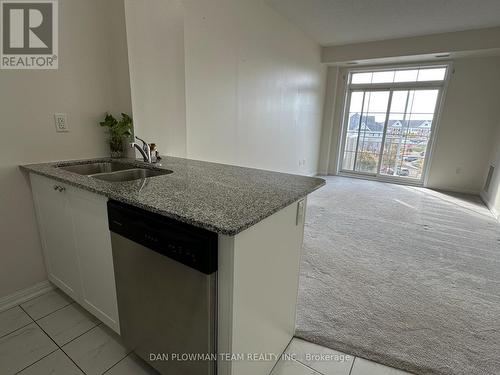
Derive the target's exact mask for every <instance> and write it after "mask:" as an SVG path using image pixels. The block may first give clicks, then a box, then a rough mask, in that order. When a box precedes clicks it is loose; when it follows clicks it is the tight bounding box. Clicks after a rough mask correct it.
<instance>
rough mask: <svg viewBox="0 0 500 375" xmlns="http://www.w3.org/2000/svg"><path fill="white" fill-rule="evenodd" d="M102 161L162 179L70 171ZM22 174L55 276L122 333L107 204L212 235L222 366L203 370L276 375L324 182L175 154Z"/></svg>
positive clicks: (160, 365)
mask: <svg viewBox="0 0 500 375" xmlns="http://www.w3.org/2000/svg"><path fill="white" fill-rule="evenodd" d="M97 163H100V164H106V163H108V164H109V163H114V164H115V165H118V166H120V164H122V165H123V166H124V168H125V167H126V168H137V169H147V170H150V171H153V172H155V171H156V172H158V173H157V174H158V175H155V176H154V177H149V178H139V179H134V180H129V181H118V182H117V181H114V182H111V181H109V180H102V179H100V178H98V177H99V175H98V174H95V175H93V176H90V175H86V174H79V173H75V172H74V170H78V167H77V168H76V169H73V171H72V168H73V167H74V166H75V165H77V166H79V165H84V166H85V165H90V164H97ZM68 167H69V168H68ZM22 169H23V170H25V171H27V172H28V173H29V174H30V178H31V184H32V189H33V194H34V202H35V209H36V212H37V219H38V222H39V227H40V233H41V238H42V247H43V249H44V256H45V260H46V264H47V269H48V273H49V279H50V280H51V281H52V282H53V283H54V284H56V285H57V286H58V287H60V288H61V289H62V290H63V291H65V292H66V293H68V294H69V295H70V296H71V297H73V298H74V299H75V300H76V301H77V302H79V303H81V304H82V306H84V307H86V308H87V309H88V310H89V311H90V312H92V313H94V315H96V316H97V317H98V318H100V319H101V320H102V321H103V322H104V323H106V324H107V325H108V326H110V327H111V328H112V329H114V330H115V331H116V332H118V333H121V334H122V335H126V332H124V331H125V330H126V329H125V328H124V325H123V324H120V323H121V322H120V315H121V312H120V310H121V308H120V299H119V298H118V301H117V297H116V290H115V278H114V274H119V270H117V269H116V266H117V263H116V259H115V262H114V266H113V255H112V254H115V256H116V249H115V248H113V252H111V250H110V249H111V240H110V232H109V227H108V225H107V224H108V216H107V214H108V210H107V204H108V201H112V202H116V203H117V204H121V205H125V207H126V206H130V207H131V209H132V210H140V211H144V212H146V213H150V214H151V215H156V216H158V217H164V218H165V219H166V220H172V221H173V222H178V223H180V224H179V225H183V226H192V227H193V228H197V229H196V230H202V231H207V233H212V234H214V236H215V238H216V243H217V250H216V254H217V257H216V266H215V269H214V270H212V271H214V272H213V273H212V277H213V279H214V280H215V290H216V293H215V294H214V296H215V312H214V314H212V315H210V316H211V317H212V318H213V319H214V322H213V323H214V324H213V325H212V328H211V329H212V330H213V335H212V338H214V339H215V344H214V346H213V347H214V350H215V351H216V353H217V354H218V357H217V358H218V360H217V363H216V366H214V367H210V366H209V367H207V370H206V373H207V374H214V373H217V374H219V375H246V374H252V375H267V374H269V372H270V371H271V369H272V367H273V366H274V364H275V362H276V361H277V359H278V357H277V356H279V355H280V354H281V353H282V352H283V350H284V349H285V347H286V346H287V344H288V342H289V341H290V339H291V338H292V336H293V334H294V329H295V304H296V298H297V289H298V277H299V263H300V253H301V247H302V239H303V230H304V215H305V203H306V201H305V198H306V196H307V195H308V194H309V193H311V192H312V191H314V190H316V189H318V188H319V187H321V186H322V185H323V184H324V183H325V182H324V180H323V179H320V178H314V177H305V176H297V175H291V174H284V173H277V172H271V171H263V170H258V169H251V168H243V167H237V166H230V165H224V164H217V163H208V162H202V161H195V160H189V159H183V158H174V157H164V158H163V159H162V160H161V165H151V164H146V163H143V162H139V161H136V160H129V159H113V160H111V159H92V160H79V161H66V162H54V163H43V164H32V165H26V166H23V167H22ZM153 172H151V174H153ZM116 173H118V174H119V173H120V172H116ZM161 173H165V174H161ZM111 177H112V176H111ZM68 233H70V234H68ZM75 244H76V245H75ZM113 246H115V244H114V243H113ZM68 249H69V250H68ZM102 249H105V250H102ZM73 253H74V254H76V256H75V257H74V258H75V259H72V254H73ZM174 259H175V258H174ZM68 270H71V272H69V271H68ZM144 272H145V273H147V272H148V270H144ZM96 280H98V281H99V283H97V281H96ZM117 288H118V290H120V286H119V285H117ZM92 290H95V292H94V295H92V293H91V291H92ZM92 297H94V298H92ZM116 301H117V302H116ZM166 319H167V318H166ZM165 340H168V337H166V338H165ZM174 347H175V343H174ZM169 348H170V349H171V348H172V346H171V345H170V346H169ZM131 349H135V348H131ZM182 349H185V348H182ZM142 354H143V358H144V353H142ZM157 354H160V353H157ZM170 354H171V353H170ZM177 354H182V353H177ZM145 359H147V358H145ZM150 359H152V362H151V364H152V365H153V366H154V367H156V368H157V369H159V370H160V371H167V370H168V369H170V370H173V369H176V367H175V366H179V365H178V364H172V362H168V361H162V360H161V356H160V357H159V358H153V357H151V358H150ZM169 366H170V367H169ZM171 366H174V367H171ZM180 369H181V371H182V367H180ZM185 369H186V372H185V373H186V374H190V373H191V372H189V371H194V370H192V369H191V370H189V369H188V368H187V367H186V368H185ZM179 373H183V372H179ZM193 373H194V372H193ZM204 373H205V372H204Z"/></svg>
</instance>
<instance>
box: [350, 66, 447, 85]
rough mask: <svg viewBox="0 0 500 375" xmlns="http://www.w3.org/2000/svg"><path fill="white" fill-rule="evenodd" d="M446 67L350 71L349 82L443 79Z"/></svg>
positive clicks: (371, 82) (372, 82)
mask: <svg viewBox="0 0 500 375" xmlns="http://www.w3.org/2000/svg"><path fill="white" fill-rule="evenodd" d="M446 69H447V68H446V67H443V66H439V67H422V68H418V69H415V68H412V69H398V70H380V71H373V72H360V73H352V74H351V76H350V78H351V80H350V83H351V84H375V83H394V82H432V81H443V80H444V79H445V77H446Z"/></svg>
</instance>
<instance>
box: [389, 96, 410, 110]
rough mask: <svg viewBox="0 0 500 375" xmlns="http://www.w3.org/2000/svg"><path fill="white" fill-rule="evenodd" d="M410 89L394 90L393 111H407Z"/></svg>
mask: <svg viewBox="0 0 500 375" xmlns="http://www.w3.org/2000/svg"><path fill="white" fill-rule="evenodd" d="M407 99H408V91H407V90H405V91H394V92H393V94H392V102H391V112H392V113H394V112H405V111H406V102H407Z"/></svg>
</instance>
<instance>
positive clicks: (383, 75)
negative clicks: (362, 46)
mask: <svg viewBox="0 0 500 375" xmlns="http://www.w3.org/2000/svg"><path fill="white" fill-rule="evenodd" d="M387 82H390V83H391V82H394V70H391V71H388V72H373V78H372V83H387Z"/></svg>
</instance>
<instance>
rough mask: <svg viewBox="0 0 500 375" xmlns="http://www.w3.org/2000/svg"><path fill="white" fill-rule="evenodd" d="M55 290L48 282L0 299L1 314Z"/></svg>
mask: <svg viewBox="0 0 500 375" xmlns="http://www.w3.org/2000/svg"><path fill="white" fill-rule="evenodd" d="M52 289H54V287H53V286H52V284H51V283H50V282H49V281H48V280H45V281H42V282H40V283H38V284H35V285H33V286H30V287H29V288H26V289H23V290H20V291H18V292H15V293H12V294H11V295H8V296H5V297H2V298H0V312H2V311H5V310H8V309H10V308H12V307H14V306H17V305H19V304H21V303H23V302H26V301H28V300H30V299H32V298H35V297H38V296H39V295H42V294H44V293H47V292H49V291H51V290H52Z"/></svg>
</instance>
